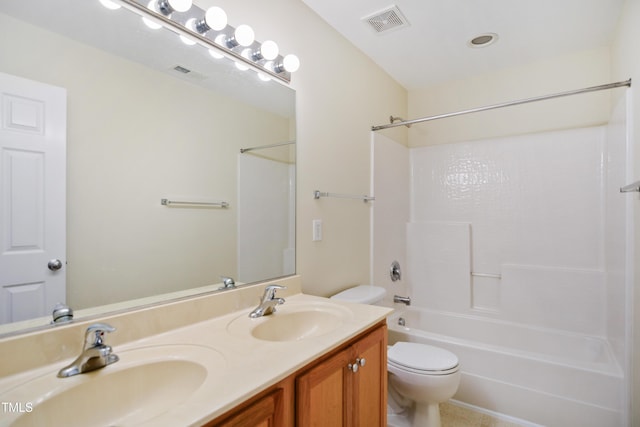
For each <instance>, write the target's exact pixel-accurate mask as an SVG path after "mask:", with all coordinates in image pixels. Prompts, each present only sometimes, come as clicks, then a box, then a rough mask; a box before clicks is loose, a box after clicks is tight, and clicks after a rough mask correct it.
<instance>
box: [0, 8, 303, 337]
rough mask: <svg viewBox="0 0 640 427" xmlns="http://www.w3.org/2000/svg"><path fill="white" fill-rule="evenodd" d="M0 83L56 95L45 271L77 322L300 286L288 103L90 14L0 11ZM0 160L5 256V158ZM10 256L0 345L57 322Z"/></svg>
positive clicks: (226, 67) (97, 12)
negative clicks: (271, 283) (235, 291)
mask: <svg viewBox="0 0 640 427" xmlns="http://www.w3.org/2000/svg"><path fill="white" fill-rule="evenodd" d="M230 19H232V17H230ZM0 73H1V74H3V75H8V76H16V77H19V78H24V79H28V80H29V81H34V82H39V83H43V84H47V85H52V86H55V87H58V88H63V89H64V90H65V91H66V112H67V114H66V124H65V126H66V154H65V158H66V184H65V189H66V191H64V193H66V195H65V198H66V200H63V201H62V203H63V205H64V206H65V207H66V220H65V223H66V233H64V235H65V236H64V237H65V238H66V254H63V255H61V257H60V258H62V261H63V263H62V267H61V268H60V269H59V270H57V271H54V270H49V269H48V266H47V260H46V259H45V260H40V261H39V262H41V263H42V264H43V265H42V268H43V269H45V273H43V274H44V275H45V276H46V277H55V276H56V274H59V273H63V274H64V277H65V279H64V283H63V286H64V292H65V295H64V298H65V302H66V303H67V304H68V305H69V306H71V307H72V308H73V309H74V311H75V312H76V318H78V316H77V314H78V313H80V314H81V315H82V314H86V315H94V314H99V313H103V312H109V311H114V310H120V309H122V308H123V307H125V308H126V307H129V308H130V307H132V306H136V305H142V304H148V303H151V302H154V301H158V300H165V299H168V298H176V297H183V296H185V295H191V294H194V293H200V292H209V291H217V290H218V288H219V287H220V286H221V282H222V280H221V277H222V276H227V277H232V278H233V279H234V280H235V281H236V283H237V284H238V285H242V284H249V283H252V282H257V281H263V280H268V279H272V278H277V277H282V276H287V275H290V274H294V273H295V237H294V230H295V200H294V195H295V92H294V91H293V90H292V89H290V88H289V87H287V86H285V85H283V84H281V83H279V82H276V81H268V82H264V81H262V80H260V79H258V76H257V74H256V73H255V72H253V71H251V70H249V71H241V70H239V69H238V68H236V66H235V65H234V63H233V62H232V61H230V60H228V59H215V58H213V57H212V56H211V55H209V52H208V51H207V50H206V49H205V48H203V47H201V46H197V45H196V46H188V45H186V44H184V43H183V42H182V41H181V40H180V39H179V37H178V36H177V35H176V34H174V33H172V32H170V31H169V30H166V29H159V30H152V29H150V28H148V27H146V26H145V25H143V23H142V22H141V19H140V17H139V16H137V15H135V14H134V13H132V12H130V11H128V10H126V9H124V8H123V9H119V10H116V11H113V10H108V9H106V8H105V7H103V6H102V5H101V4H100V2H99V1H98V0H61V1H55V2H53V1H50V0H8V1H3V2H1V3H0ZM0 89H2V88H0ZM6 110H7V109H6V108H5V111H4V113H3V115H4V116H6V115H7V113H6ZM6 139H7V137H6V136H5V140H6ZM265 147H266V148H265ZM241 148H255V149H253V150H249V151H245V152H244V153H241V150H240V149H241ZM0 150H3V152H5V153H4V154H3V160H2V162H3V163H0V179H2V180H3V181H2V182H0V186H1V187H0V188H3V189H4V190H3V191H4V193H2V194H3V197H4V199H3V201H2V203H3V204H4V205H5V207H3V209H4V210H3V212H4V213H3V214H2V218H1V219H2V221H3V230H2V231H1V233H2V234H1V235H0V237H2V239H3V245H4V246H3V250H5V249H6V247H8V245H7V244H6V241H7V240H8V239H9V237H10V236H7V234H8V233H10V231H7V230H9V228H10V227H9V226H7V225H6V224H7V222H8V221H10V217H11V215H14V216H15V212H13V211H11V212H9V213H7V212H8V208H6V205H8V203H9V202H8V200H9V199H10V197H9V196H7V192H10V191H9V190H7V189H10V190H11V191H13V192H14V193H15V192H16V190H15V188H13V187H11V185H10V184H8V183H7V182H6V181H7V180H8V179H10V178H11V176H12V175H11V173H13V172H11V173H10V172H8V171H9V170H10V169H11V168H10V167H9V166H8V165H9V163H11V162H10V161H9V160H5V159H6V158H10V157H11V156H10V155H9V154H6V153H10V152H12V150H13V151H15V149H7V150H5V149H4V148H3V147H1V146H0ZM18 164H19V162H18ZM43 197H44V198H45V199H46V198H47V195H46V194H45V195H44V196H43ZM162 199H169V200H171V201H178V202H188V203H187V204H170V205H168V206H167V205H163V204H162V203H161V200H162ZM211 202H225V203H226V204H228V206H226V207H220V206H215V205H208V203H211ZM8 218H9V219H8ZM8 227H9V228H8ZM48 231H50V230H47V229H46V227H44V230H43V232H44V233H46V232H48ZM27 234H28V233H27ZM36 234H37V233H36ZM9 246H10V245H9ZM6 252H7V251H6V250H5V253H4V254H2V256H3V257H4V259H3V260H2V261H0V262H1V263H2V264H0V267H2V269H1V270H0V287H1V289H0V291H1V292H3V297H2V298H3V299H2V300H0V303H1V304H2V305H0V316H1V319H0V320H1V321H0V323H2V325H0V335H1V334H2V333H7V332H9V331H10V333H15V332H14V331H15V329H16V328H33V327H36V326H38V325H44V324H47V323H48V322H49V321H50V320H51V318H50V316H48V317H46V318H39V319H37V320H35V321H34V320H30V319H32V318H33V317H37V316H38V315H42V314H41V313H38V310H40V311H42V310H44V312H45V313H46V314H49V313H50V312H51V308H52V307H50V306H49V304H50V302H43V298H44V297H42V296H41V295H42V294H43V292H44V291H42V290H38V287H39V286H40V287H42V286H41V284H39V283H37V282H38V280H31V281H29V280H26V283H27V284H28V285H29V286H30V287H27V288H24V289H25V290H26V292H21V288H20V286H21V283H19V282H17V281H16V279H15V277H14V276H15V275H16V274H17V273H15V271H14V272H11V273H9V272H8V270H9V267H11V268H12V269H13V270H15V269H16V265H18V264H20V263H19V262H14V261H13V260H17V259H18V258H10V259H9V261H7V258H6V256H5V255H7V253H6ZM16 252H20V251H19V250H18V251H16ZM8 255H10V256H14V255H16V254H14V253H10V254H8ZM8 266H9V267H8ZM30 268H31V270H33V269H39V268H40V267H39V266H38V267H37V268H36V267H30ZM18 273H19V272H18ZM23 282H24V281H23ZM19 285H20V286H19ZM31 294H33V296H34V298H33V299H32V300H29V298H31ZM16 307H18V308H16ZM25 308H26V312H25V313H22V314H21V312H20V310H22V311H25ZM31 309H32V311H33V312H32V313H29V310H31Z"/></svg>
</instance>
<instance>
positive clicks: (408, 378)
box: [387, 342, 460, 427]
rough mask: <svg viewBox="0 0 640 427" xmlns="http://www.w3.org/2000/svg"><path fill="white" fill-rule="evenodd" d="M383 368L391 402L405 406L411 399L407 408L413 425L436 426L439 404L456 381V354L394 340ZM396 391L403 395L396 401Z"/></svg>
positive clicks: (457, 367)
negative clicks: (386, 377) (410, 404)
mask: <svg viewBox="0 0 640 427" xmlns="http://www.w3.org/2000/svg"><path fill="white" fill-rule="evenodd" d="M387 372H388V375H389V377H388V379H389V388H390V392H389V400H392V403H391V405H395V406H400V407H402V406H408V405H406V399H409V400H410V401H413V402H415V405H414V406H413V408H410V407H408V408H407V411H408V416H409V418H410V419H411V421H412V423H411V424H412V425H413V426H420V427H440V408H439V404H440V403H441V402H446V401H447V400H449V399H451V398H452V397H453V395H454V394H455V393H456V391H457V390H458V385H459V384H460V366H459V364H458V358H457V357H456V355H455V354H453V353H451V352H450V351H447V350H445V349H442V348H439V347H434V346H431V345H426V344H418V343H410V342H397V343H395V344H394V345H393V346H390V347H389V348H388V350H387ZM394 392H395V393H394ZM398 395H399V396H401V397H402V398H404V399H402V400H401V401H399V400H398V398H397V396H398ZM403 401H404V402H403Z"/></svg>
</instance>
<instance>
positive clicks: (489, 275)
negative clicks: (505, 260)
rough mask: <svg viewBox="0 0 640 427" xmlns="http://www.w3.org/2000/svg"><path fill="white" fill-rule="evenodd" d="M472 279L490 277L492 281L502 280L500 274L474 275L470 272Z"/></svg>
mask: <svg viewBox="0 0 640 427" xmlns="http://www.w3.org/2000/svg"><path fill="white" fill-rule="evenodd" d="M471 275H472V276H473V277H490V278H492V279H502V274H493V273H474V272H473V271H472V272H471Z"/></svg>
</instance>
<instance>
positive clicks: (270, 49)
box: [260, 40, 279, 61]
mask: <svg viewBox="0 0 640 427" xmlns="http://www.w3.org/2000/svg"><path fill="white" fill-rule="evenodd" d="M260 53H261V54H262V57H263V58H264V59H266V60H269V61H271V60H273V59H276V58H277V57H278V53H279V49H278V45H277V44H276V42H274V41H273V40H267V41H265V42H264V43H262V45H261V46H260Z"/></svg>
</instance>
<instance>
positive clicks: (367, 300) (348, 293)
mask: <svg viewBox="0 0 640 427" xmlns="http://www.w3.org/2000/svg"><path fill="white" fill-rule="evenodd" d="M386 294H387V291H386V290H385V289H384V288H382V287H380V286H372V285H359V286H355V287H353V288H349V289H345V290H344V291H342V292H339V293H337V294H335V295H334V296H332V297H331V298H332V299H336V300H339V301H347V302H355V303H358V304H370V305H381V304H382V300H383V299H384V296H385V295H386Z"/></svg>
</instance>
